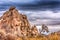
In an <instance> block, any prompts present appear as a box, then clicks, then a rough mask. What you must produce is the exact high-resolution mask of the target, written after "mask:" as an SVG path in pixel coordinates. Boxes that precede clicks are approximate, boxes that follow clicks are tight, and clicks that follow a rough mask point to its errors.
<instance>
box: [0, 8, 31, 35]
mask: <svg viewBox="0 0 60 40" xmlns="http://www.w3.org/2000/svg"><path fill="white" fill-rule="evenodd" d="M29 26H30V24H29V22H28V19H27V16H26V15H24V14H20V13H19V12H18V10H17V9H16V8H15V7H10V9H9V10H8V11H6V12H5V13H4V14H3V15H2V16H1V17H0V30H4V32H5V33H7V34H8V33H11V34H17V32H20V29H21V27H25V28H28V27H29ZM16 31H17V32H16Z"/></svg>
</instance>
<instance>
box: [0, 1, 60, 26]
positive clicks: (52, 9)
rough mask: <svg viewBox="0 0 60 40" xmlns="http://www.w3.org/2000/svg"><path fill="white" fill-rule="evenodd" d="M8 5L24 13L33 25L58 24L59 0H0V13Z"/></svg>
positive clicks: (59, 18) (6, 8) (59, 23)
mask: <svg viewBox="0 0 60 40" xmlns="http://www.w3.org/2000/svg"><path fill="white" fill-rule="evenodd" d="M10 6H15V7H16V8H17V9H18V11H19V12H21V13H23V14H26V15H27V17H28V20H29V21H30V23H31V24H33V25H34V24H35V25H41V24H47V25H60V0H0V15H2V14H3V13H4V12H5V11H6V10H8V9H9V7H10Z"/></svg>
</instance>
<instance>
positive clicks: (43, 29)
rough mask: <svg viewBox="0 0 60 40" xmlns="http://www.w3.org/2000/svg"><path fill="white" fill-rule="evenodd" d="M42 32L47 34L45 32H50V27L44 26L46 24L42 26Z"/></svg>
mask: <svg viewBox="0 0 60 40" xmlns="http://www.w3.org/2000/svg"><path fill="white" fill-rule="evenodd" d="M42 31H43V32H45V31H46V32H49V30H48V27H47V26H46V25H44V24H43V25H42Z"/></svg>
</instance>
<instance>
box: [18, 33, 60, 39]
mask: <svg viewBox="0 0 60 40" xmlns="http://www.w3.org/2000/svg"><path fill="white" fill-rule="evenodd" d="M17 40H23V39H22V38H18V39H17ZM26 40H60V35H58V34H56V33H54V34H50V35H48V36H39V37H35V38H34V37H32V38H26Z"/></svg>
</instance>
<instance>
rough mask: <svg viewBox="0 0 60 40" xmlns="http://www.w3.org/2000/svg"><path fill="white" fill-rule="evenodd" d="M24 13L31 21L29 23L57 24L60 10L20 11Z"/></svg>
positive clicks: (59, 20)
mask: <svg viewBox="0 0 60 40" xmlns="http://www.w3.org/2000/svg"><path fill="white" fill-rule="evenodd" d="M21 12H22V13H25V14H26V15H27V16H28V18H29V19H30V21H31V20H32V21H31V24H52V25H53V24H55V25H56V24H59V23H60V12H59V11H58V12H56V13H54V12H53V11H49V10H48V11H21Z"/></svg>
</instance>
